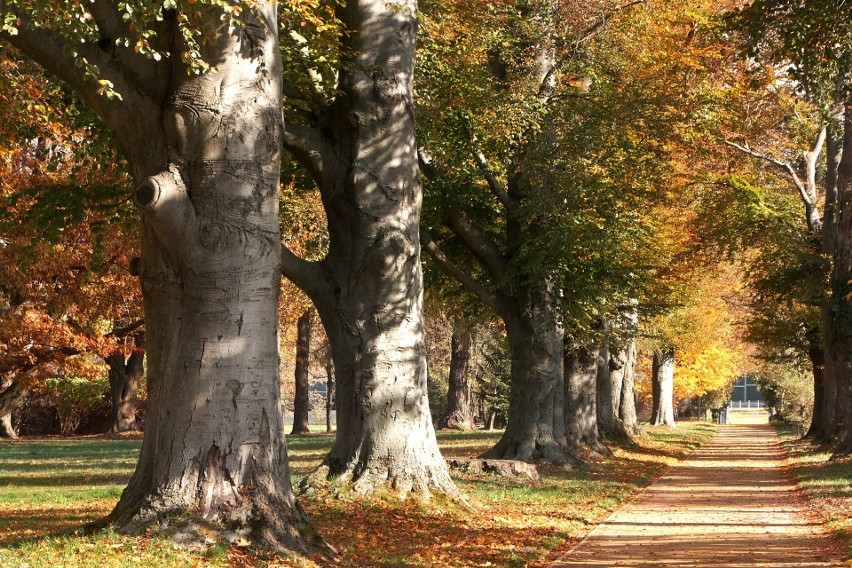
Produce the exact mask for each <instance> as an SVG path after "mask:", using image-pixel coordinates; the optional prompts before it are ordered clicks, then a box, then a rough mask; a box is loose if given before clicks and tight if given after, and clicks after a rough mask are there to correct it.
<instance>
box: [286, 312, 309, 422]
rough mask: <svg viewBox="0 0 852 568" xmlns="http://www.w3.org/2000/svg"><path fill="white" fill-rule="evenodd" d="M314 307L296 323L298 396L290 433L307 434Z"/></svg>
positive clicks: (294, 402) (294, 401)
mask: <svg viewBox="0 0 852 568" xmlns="http://www.w3.org/2000/svg"><path fill="white" fill-rule="evenodd" d="M313 318H314V309H313V308H310V309H308V310H305V313H303V314H302V316H301V317H300V318H299V321H298V322H297V323H296V328H297V332H296V371H295V379H296V396H295V399H294V400H293V430H292V431H291V432H290V434H307V433H309V432H310V431H311V430H310V427H309V426H308V419H309V415H308V413H309V411H310V408H311V401H310V396H309V391H308V387H309V386H310V385H309V384H308V383H309V381H308V379H309V377H308V367H309V366H310V358H311V328H312V327H313V325H312V324H313Z"/></svg>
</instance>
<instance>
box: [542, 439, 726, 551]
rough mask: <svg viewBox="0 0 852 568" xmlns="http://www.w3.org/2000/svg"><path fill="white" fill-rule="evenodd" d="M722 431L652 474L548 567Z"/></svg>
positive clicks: (577, 546)
mask: <svg viewBox="0 0 852 568" xmlns="http://www.w3.org/2000/svg"><path fill="white" fill-rule="evenodd" d="M717 426H719V425H718V424H717ZM721 431H722V429H721V428H719V429H717V430H716V433H715V434H713V435H712V436H711V437H710V438H708V439H707V441H706V442H704V443H703V444H699V445H697V446H695V447H694V448H692V449H691V450H689V452H687V453H686V454H685V455H684V456H683V457H682V458H680V459H679V460H678V461H677V463H675V464H674V465H670V466H668V467H666V468H663V469H662V470H660V471H659V472H658V473H657V474H656V475H654V476H652V477H651V478H650V479H649V480H648V483H646V484H645V485H643V486H642V487H640V488H639V490H638V491H636V492H635V493H633V494H631V495H628V496H627V497H625V498H624V499H623V500H622V501H621V502H620V503H619V504H618V505H617V506H616V507H615V509H613V510H612V511H610V512H609V515H607V516H606V517H605V518H603V519H601V520H600V521H598V523H597V524H596V525H595V526H594V527H592V530H590V531H589V532H587V533H586V534H585V535H584V536H583V538H581V539H580V540H578V541H577V542H575V543H574V545H573V546H571V548H569V549H568V550H566V551H565V552H564V553H563V554H562V555H561V556H560V557H559V558H557V559H556V560H554V561H553V562H551V563H550V564H548V565H547V566H548V568H550V567H551V566H555V565H557V564H558V563H559V562H561V561H562V559H563V558H565V557H566V556H568V555H570V554H572V553H573V552H574V551H575V550H577V549H578V548H580V546H581V545H582V544H583V543H584V542H586V540H588V539H589V537H591V536H592V533H594V532H595V531H596V530H598V527H600V526H601V525H603V524H605V523H607V522H608V521H609V520H610V519H612V518H613V517H614V516H615V514H616V513H618V512H619V511H621V509H622V508H624V507H626V506H627V505H629V504H630V503H631V502H632V501H633V500H635V499H637V498H639V496H640V495H643V494H644V493H645V492H646V491H647V490H648V488H649V487H651V486H652V485H654V484H655V483H656V482H657V481H659V480H660V479H661V478H663V477H665V476H666V475H668V474H669V472H670V471H672V470H673V469H675V468H676V467H680V465H681V464H682V463H683V462H685V461H686V460H688V459H689V458H690V457H692V454H694V453H695V452H697V451H698V450H699V449H700V448H702V447H704V446H706V445H707V444H709V443H710V442H712V441H713V440H714V439H715V438H716V436H718V435H719V432H721Z"/></svg>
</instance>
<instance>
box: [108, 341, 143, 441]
mask: <svg viewBox="0 0 852 568" xmlns="http://www.w3.org/2000/svg"><path fill="white" fill-rule="evenodd" d="M134 346H135V349H134V350H133V351H132V352H131V353H130V356H129V357H126V358H125V355H124V353H123V352H122V351H117V352H115V353H112V354H111V355H109V356H108V357H107V358H106V363H107V365H108V366H109V374H108V377H109V395H110V403H111V405H112V408H111V422H112V425H111V426H110V430H109V431H110V432H112V433H119V432H133V431H136V430H139V429H140V428H139V424H138V423H137V422H136V403H137V398H136V396H137V393H138V391H139V381H140V379H141V378H142V376H143V375H144V374H145V367H144V360H145V352H144V351H143V350H142V349H143V347H144V340H143V339H142V336H141V335H137V336H136V337H135V338H134Z"/></svg>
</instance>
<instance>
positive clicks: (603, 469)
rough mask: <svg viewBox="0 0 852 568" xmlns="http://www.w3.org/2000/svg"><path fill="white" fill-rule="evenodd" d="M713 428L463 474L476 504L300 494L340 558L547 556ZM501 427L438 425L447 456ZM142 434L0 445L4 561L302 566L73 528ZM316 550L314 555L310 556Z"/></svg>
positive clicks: (487, 441)
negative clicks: (565, 464) (510, 474)
mask: <svg viewBox="0 0 852 568" xmlns="http://www.w3.org/2000/svg"><path fill="white" fill-rule="evenodd" d="M713 432H714V427H713V426H712V425H710V424H707V423H682V424H681V427H680V428H678V429H676V430H668V429H654V428H652V429H650V437H649V438H647V439H644V440H641V441H640V442H639V443H638V444H637V445H634V446H629V447H621V446H616V447H614V455H613V456H612V457H608V458H605V459H596V460H591V461H589V462H588V463H587V464H585V465H584V466H582V467H579V468H575V469H565V468H561V467H555V466H540V467H539V472H540V474H541V476H542V480H543V483H542V484H541V485H540V486H530V485H527V484H524V483H521V482H518V481H512V480H507V479H503V478H498V477H492V476H487V475H485V476H483V475H480V476H473V475H469V474H460V473H459V474H456V473H454V474H453V475H454V478H455V480H456V483H457V484H458V486H459V488H460V489H461V490H462V491H463V492H464V493H465V494H466V495H467V496H468V497H469V498H470V499H471V500H472V502H474V503H475V504H476V506H477V507H478V511H474V512H470V511H468V510H466V509H463V508H461V507H459V506H458V505H457V504H455V503H451V502H447V501H446V500H442V499H440V498H436V499H435V500H434V501H433V502H432V503H430V504H425V503H423V502H420V501H417V500H414V499H409V500H407V501H405V502H403V503H399V502H397V501H396V500H395V499H394V498H393V497H392V496H385V497H383V498H379V499H374V500H372V501H363V500H358V499H348V498H346V497H342V498H335V499H331V498H327V495H326V496H323V495H322V494H321V493H319V492H318V493H316V494H312V495H309V496H304V497H301V498H300V502H301V503H302V505H303V506H304V507H305V509H306V510H307V511H308V513H309V514H310V516H311V520H312V522H313V523H314V525H315V526H316V527H317V528H318V530H319V532H320V534H322V535H323V536H324V537H325V538H326V540H327V541H328V542H329V543H331V544H332V545H333V546H334V547H335V548H337V549H338V550H339V551H340V555H339V559H338V561H337V562H336V563H335V565H339V566H377V567H379V566H383V567H393V566H424V567H425V566H529V565H532V566H544V565H546V564H547V563H548V562H549V561H550V560H553V559H555V557H556V556H557V554H558V551H560V550H564V549H565V548H566V547H568V546H569V545H570V544H571V543H572V542H576V541H577V540H578V539H579V538H581V537H582V536H583V535H584V534H585V533H586V532H588V530H590V529H591V527H592V526H594V525H595V524H596V523H597V522H598V521H600V520H601V519H602V518H604V517H605V516H606V515H607V514H608V513H609V512H610V511H611V510H612V509H613V508H615V507H616V506H617V505H618V504H619V503H620V502H621V501H622V500H623V499H624V498H626V497H627V496H629V495H631V494H632V493H635V492H636V491H637V490H638V489H639V488H641V487H643V486H644V485H646V484H647V483H648V482H649V480H650V479H651V478H653V477H654V476H656V475H658V474H660V473H661V472H662V471H664V470H665V469H666V468H667V467H668V466H670V465H673V464H674V463H675V462H676V461H677V459H678V457H682V456H683V455H684V454H686V453H687V452H689V451H690V450H691V449H693V448H694V447H696V446H698V445H699V444H700V443H702V442H703V441H705V440H707V439H708V438H709V437H710V436H711V435H712V433H713ZM499 435H500V433H499V432H469V433H458V432H452V433H447V432H442V433H439V435H438V437H439V443H440V445H441V450H442V452H443V453H444V455H447V456H474V455H477V454H478V453H481V452H482V451H484V450H486V449H488V448H489V447H491V446H492V445H493V444H494V443H495V442H496V441H497V440H498V438H499ZM332 441H333V437H332V436H330V435H326V434H322V433H314V434H310V435H307V436H300V437H292V438H290V439H289V440H288V443H289V448H290V462H291V468H292V472H293V477H294V478H299V477H301V476H303V475H304V474H306V473H307V472H308V471H310V470H311V469H312V468H313V467H314V466H315V465H317V464H318V463H319V461H320V460H321V459H322V457H323V456H324V454H325V452H326V451H327V450H328V448H329V447H330V445H331V443H332ZM139 446H140V442H138V441H131V440H100V439H73V440H69V439H52V440H23V441H19V442H11V443H6V442H4V443H2V444H0V566H2V567H5V566H15V567H18V566H29V567H34V568H35V567H42V566H44V567H48V566H50V567H52V566H68V567H73V566H81V567H82V566H92V565H98V566H101V567H112V566H116V567H119V566H234V565H238V566H240V565H242V566H255V565H257V566H305V565H308V566H310V565H312V564H313V563H312V562H311V561H309V560H306V559H301V558H286V557H278V556H274V555H270V554H269V553H267V552H265V551H262V550H255V549H251V548H240V547H236V546H234V547H230V548H227V547H224V546H221V545H218V546H214V547H211V548H210V549H208V550H206V551H195V550H185V549H181V550H177V549H175V548H174V547H173V546H172V544H171V543H170V542H169V541H168V540H165V539H163V538H161V537H154V536H150V535H142V536H140V537H128V536H124V535H117V534H115V533H113V532H111V531H104V532H100V533H96V534H94V535H82V534H78V533H76V532H75V530H77V529H79V527H80V526H81V525H83V524H84V523H86V522H89V521H92V520H95V519H97V518H98V517H101V516H103V515H105V514H106V513H108V512H109V510H110V509H111V507H112V506H113V505H114V503H115V501H116V500H117V499H118V497H119V495H120V493H121V490H122V488H123V485H124V484H125V483H126V481H127V479H128V478H129V476H130V473H131V472H132V469H133V465H134V462H135V459H136V455H137V453H138V450H139ZM314 560H316V561H318V559H314Z"/></svg>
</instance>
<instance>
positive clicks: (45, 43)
mask: <svg viewBox="0 0 852 568" xmlns="http://www.w3.org/2000/svg"><path fill="white" fill-rule="evenodd" d="M18 19H19V20H20V21H21V24H20V25H19V26H18V28H17V30H18V33H17V34H15V35H9V34H0V36H2V37H3V39H5V40H6V41H8V42H9V43H11V44H12V45H14V46H15V47H17V48H18V49H20V50H21V51H22V52H24V53H25V54H26V55H27V56H28V57H30V58H31V59H32V60H33V61H35V62H36V63H38V64H39V65H41V66H42V67H44V68H45V69H47V70H48V71H50V72H51V73H52V74H54V75H56V76H57V77H59V78H60V79H61V80H63V81H65V82H66V83H68V84H69V85H70V86H71V87H73V88H74V89H75V90H77V91H78V92H79V93H80V94H81V95H83V96H84V98H86V102H88V103H89V104H91V105H92V106H93V108H95V110H96V111H97V112H98V113H99V114H101V111H102V110H103V108H99V107H106V106H108V105H109V104H110V102H108V99H107V97H105V96H102V95H101V94H100V92H101V91H102V90H103V86H102V85H101V84H99V83H98V82H97V81H96V80H94V79H92V78H89V77H86V73H85V69H84V68H82V67H78V63H79V61H77V60H76V59H75V58H74V57H73V56H72V55H70V54H69V53H70V52H71V49H72V48H73V50H74V51H76V52H77V53H78V54H79V56H80V57H83V58H85V59H86V61H88V62H89V63H90V64H92V65H95V66H97V67H98V69H99V70H100V72H101V74H102V75H103V77H102V78H103V79H105V80H108V81H110V82H112V84H113V90H114V91H115V92H116V93H118V94H119V95H120V96H121V97H122V98H126V97H129V96H130V95H131V93H130V92H129V90H128V88H127V85H126V83H125V81H124V78H123V77H122V76H121V74H120V73H116V72H115V70H114V69H112V68H111V66H110V56H109V54H108V53H106V52H104V51H102V50H100V49H99V48H98V47H97V45H93V44H90V43H79V44H78V43H74V44H73V45H72V44H71V43H70V42H69V41H68V40H66V39H64V38H62V37H61V36H59V35H58V34H56V33H53V32H51V31H50V30H48V29H45V28H42V27H36V26H34V25H31V20H30V18H28V17H26V16H20V15H18ZM90 99H91V100H90ZM99 100H101V101H103V104H101V105H97V104H96V103H97V102H98V101H99ZM102 116H104V115H102Z"/></svg>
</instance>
